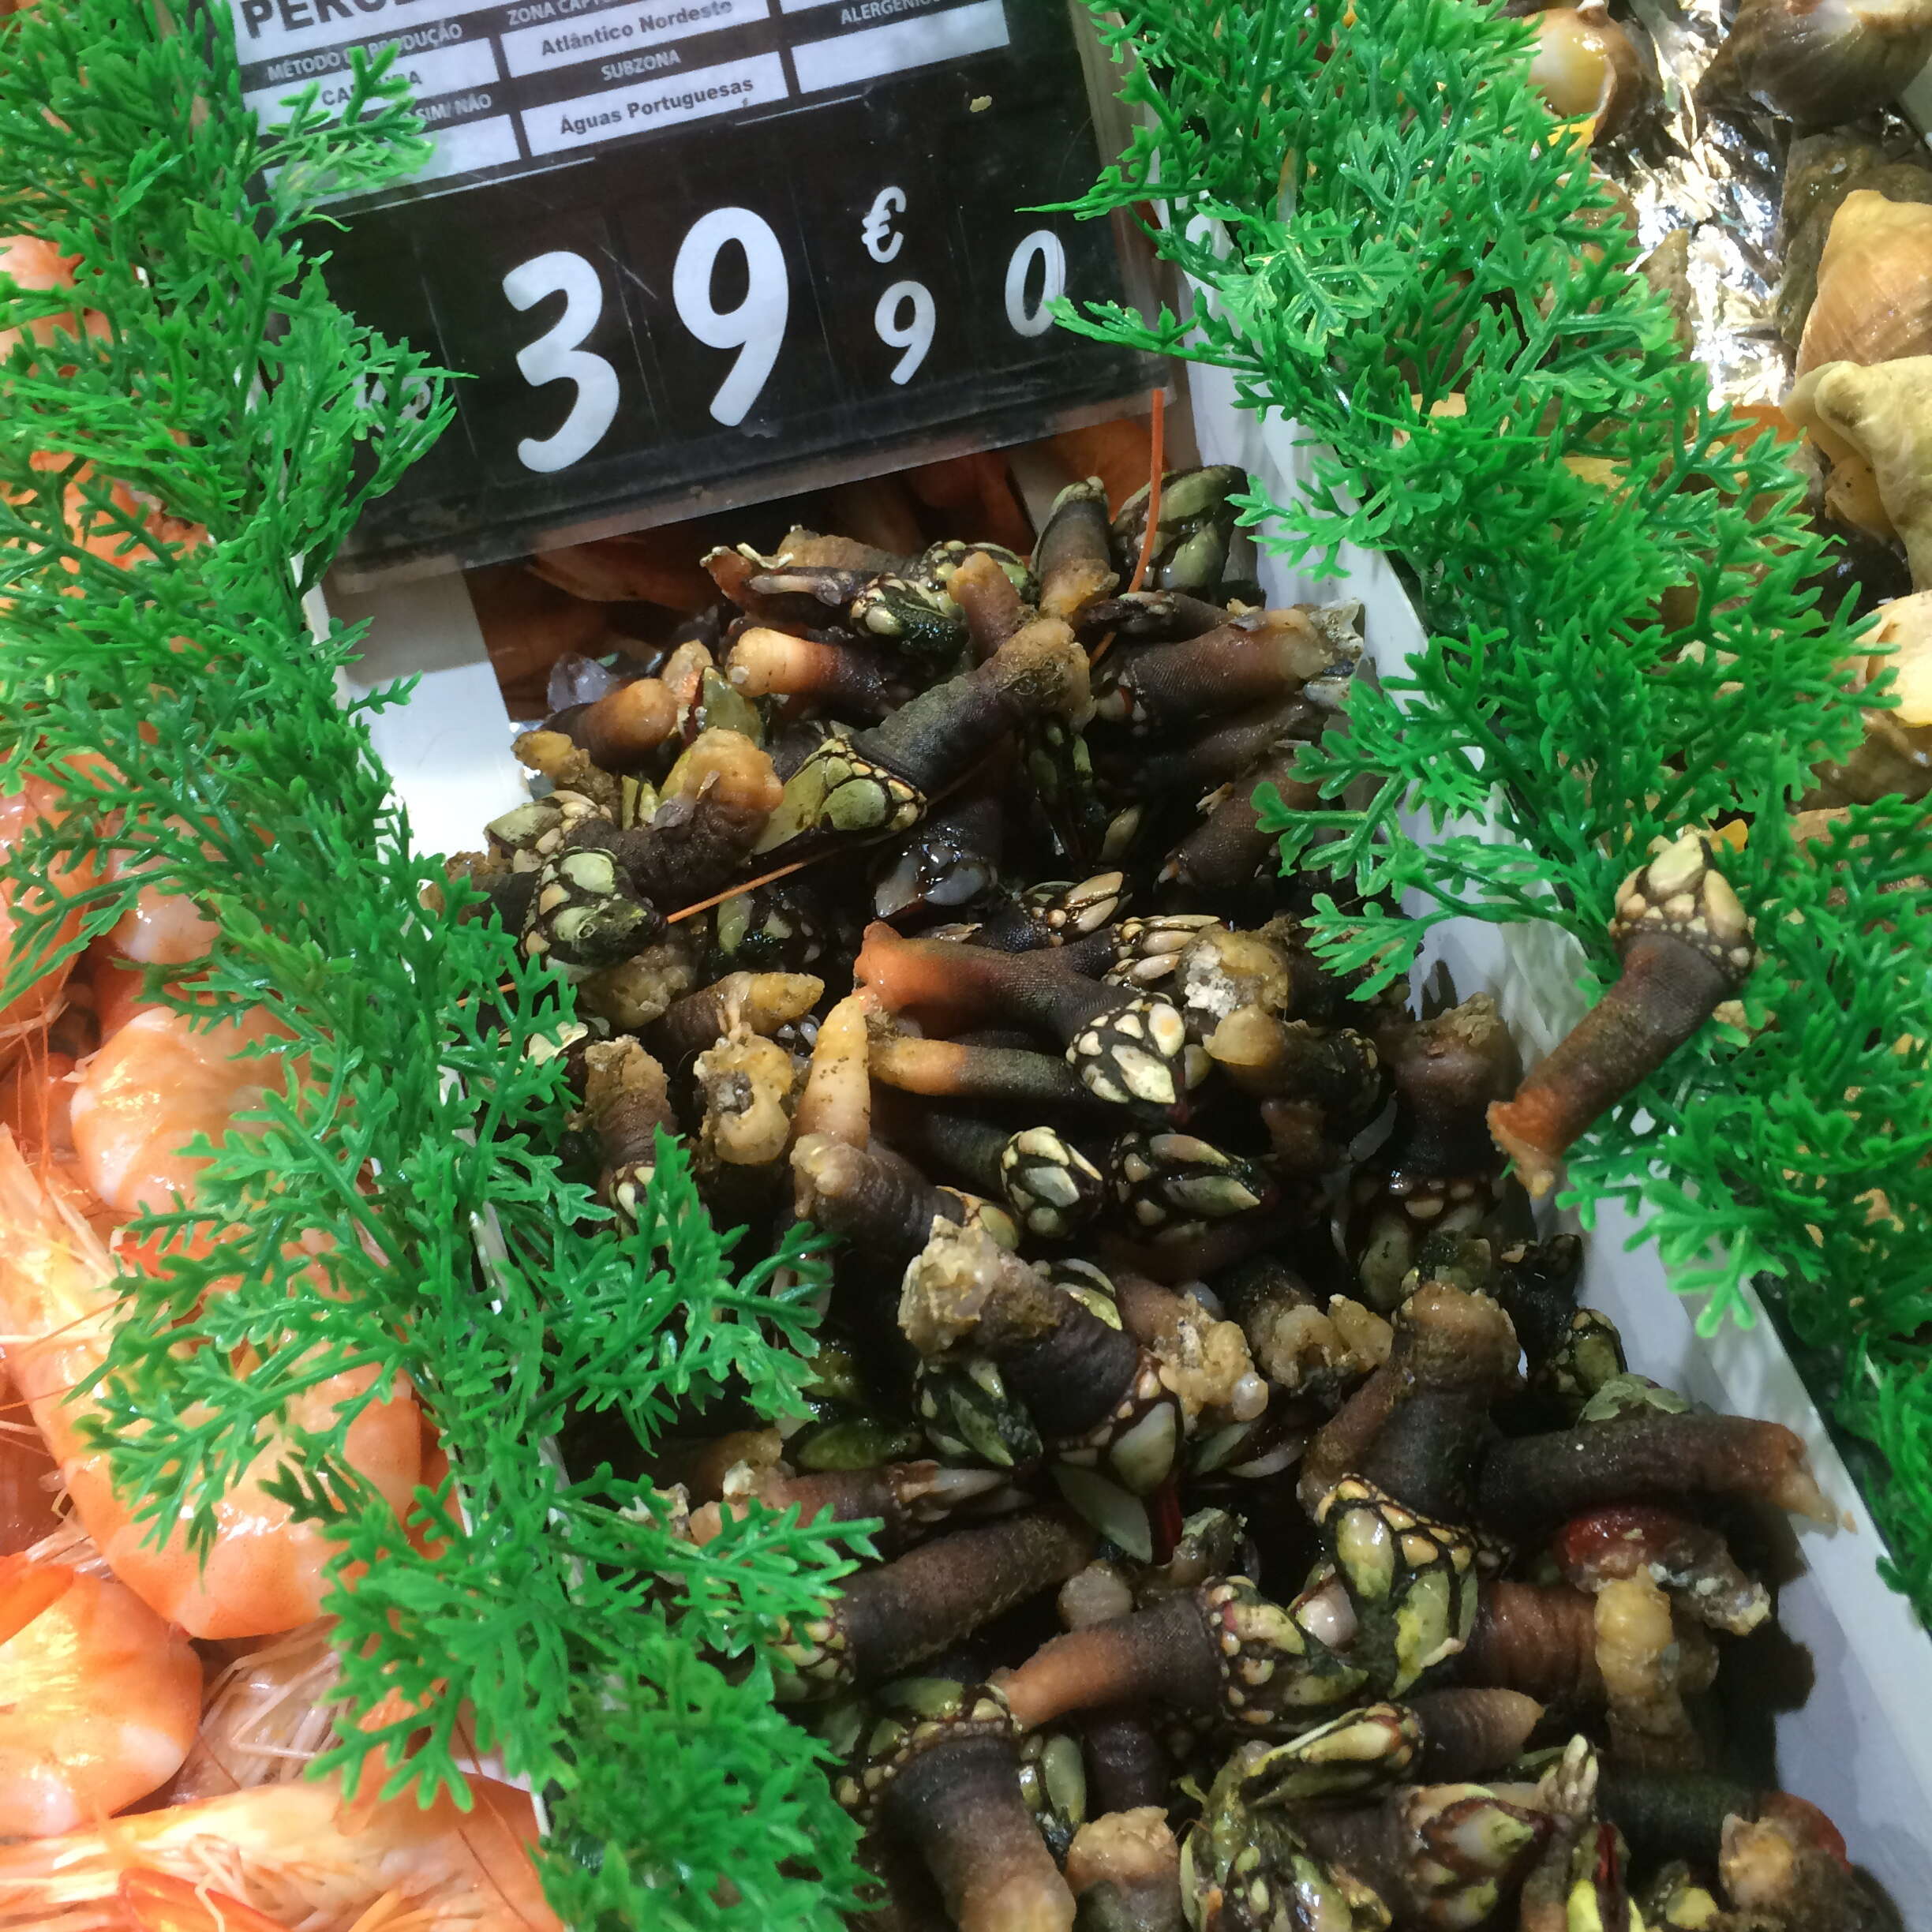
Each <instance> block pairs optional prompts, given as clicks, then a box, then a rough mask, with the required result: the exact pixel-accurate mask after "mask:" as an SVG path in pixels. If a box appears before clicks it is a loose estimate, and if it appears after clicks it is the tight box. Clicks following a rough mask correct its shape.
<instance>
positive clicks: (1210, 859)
mask: <svg viewBox="0 0 1932 1932" xmlns="http://www.w3.org/2000/svg"><path fill="white" fill-rule="evenodd" d="M1300 755H1301V753H1300V749H1299V747H1297V746H1294V745H1292V744H1291V745H1289V746H1287V747H1283V748H1282V749H1280V750H1278V751H1271V752H1270V753H1269V754H1267V756H1266V757H1264V758H1260V760H1258V761H1257V762H1256V763H1254V764H1253V765H1251V766H1249V767H1248V768H1247V769H1245V771H1242V772H1241V773H1237V775H1236V776H1235V777H1234V778H1232V779H1230V781H1228V782H1227V784H1226V786H1225V787H1222V788H1219V789H1218V790H1216V791H1215V792H1211V793H1210V794H1209V797H1208V799H1207V800H1204V801H1203V802H1204V805H1205V806H1206V808H1207V817H1206V818H1205V819H1204V821H1203V822H1201V823H1200V825H1198V826H1196V827H1195V829H1193V831H1192V832H1190V833H1188V835H1187V837H1185V838H1184V839H1182V840H1181V842H1180V844H1178V845H1177V846H1175V847H1174V850H1173V851H1172V852H1170V853H1169V854H1168V855H1167V856H1166V859H1165V861H1163V863H1162V866H1161V868H1160V871H1159V874H1158V877H1159V881H1160V882H1161V884H1163V886H1178V888H1180V889H1181V891H1182V892H1183V893H1189V894H1192V895H1193V897H1195V898H1196V899H1206V900H1209V901H1210V902H1211V903H1215V904H1225V903H1226V901H1227V900H1229V899H1230V898H1234V899H1237V900H1239V899H1243V898H1249V897H1253V896H1254V894H1255V892H1256V887H1257V886H1258V885H1264V884H1265V885H1266V886H1267V887H1268V888H1269V891H1270V893H1271V892H1272V887H1273V880H1274V877H1275V871H1276V867H1275V864H1274V859H1275V834H1274V833H1271V832H1269V831H1267V829H1265V828H1264V826H1263V824H1262V822H1261V821H1262V810H1261V807H1260V804H1259V803H1257V802H1256V792H1257V790H1258V788H1260V787H1261V786H1263V785H1267V786H1271V787H1272V788H1274V790H1275V792H1277V793H1279V796H1280V797H1281V799H1282V802H1283V803H1285V804H1286V806H1288V807H1290V809H1291V810H1294V811H1313V810H1315V809H1316V807H1319V806H1320V803H1321V796H1322V795H1321V789H1320V787H1319V786H1318V785H1315V784H1309V782H1307V781H1305V780H1303V779H1300V778H1297V777H1296V776H1295V766H1296V763H1297V760H1298V759H1299V758H1300Z"/></svg>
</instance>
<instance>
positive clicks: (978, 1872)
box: [834, 1677, 1073, 1932]
mask: <svg viewBox="0 0 1932 1932" xmlns="http://www.w3.org/2000/svg"><path fill="white" fill-rule="evenodd" d="M878 1702H879V1706H880V1709H879V1715H878V1719H877V1720H876V1721H875V1722H874V1724H873V1725H872V1726H871V1728H870V1729H869V1730H868V1731H867V1733H866V1734H865V1736H864V1739H863V1743H861V1745H860V1747H859V1750H858V1751H857V1752H856V1754H854V1757H853V1759H852V1764H851V1765H850V1768H849V1769H848V1771H847V1772H846V1773H845V1774H844V1776H843V1777H840V1778H839V1779H838V1780H837V1783H836V1784H835V1786H834V1790H835V1792H836V1794H837V1798H838V1800H839V1802H840V1803H841V1804H842V1805H844V1807H845V1808H846V1809H847V1810H848V1811H851V1812H852V1813H854V1814H856V1815H857V1816H858V1817H859V1818H861V1819H862V1820H863V1821H864V1822H866V1823H867V1825H871V1827H872V1828H873V1829H875V1830H878V1831H880V1832H883V1833H888V1834H889V1835H890V1836H892V1837H896V1838H898V1839H900V1840H904V1841H905V1842H908V1843H909V1844H912V1845H913V1846H914V1847H915V1848H917V1850H918V1852H919V1855H920V1857H921V1858H922V1859H923V1860H924V1862H925V1864H926V1866H927V1870H929V1871H930V1873H931V1874H932V1876H933V1878H934V1881H936V1883H937V1884H938V1888H939V1892H940V1895H941V1896H942V1899H943V1900H945V1908H946V1911H947V1912H948V1914H949V1915H950V1917H951V1919H952V1922H953V1924H954V1925H955V1926H957V1928H958V1932H1070V1928H1071V1927H1072V1926H1073V1894H1072V1893H1070V1892H1069V1890H1068V1889H1067V1887H1066V1883H1065V1881H1064V1880H1063V1879H1062V1878H1061V1876H1060V1873H1059V1870H1058V1867H1057V1866H1056V1865H1055V1864H1054V1858H1053V1854H1052V1853H1051V1852H1049V1851H1048V1849H1047V1846H1046V1844H1044V1842H1043V1840H1042V1839H1041V1837H1040V1834H1039V1832H1038V1831H1036V1830H1035V1829H1034V1825H1033V1820H1032V1814H1031V1813H1030V1812H1029V1810H1028V1808H1027V1803H1026V1799H1025V1798H1024V1796H1023V1795H1022V1793H1021V1787H1020V1759H1019V1752H1018V1748H1017V1740H1016V1738H1015V1735H1014V1731H1013V1720H1012V1719H1011V1717H1009V1715H1008V1713H1007V1712H1006V1709H1005V1705H1004V1704H1003V1702H1002V1700H1001V1698H1000V1695H999V1693H998V1690H994V1689H993V1688H992V1687H990V1686H988V1685H985V1684H964V1683H959V1682H957V1681H956V1680H954V1679H949V1678H934V1677H927V1678H913V1679H908V1680H907V1681H906V1682H904V1683H900V1684H897V1685H892V1686H889V1687H887V1689H886V1691H885V1692H883V1693H882V1695H881V1697H880V1698H879V1700H878Z"/></svg>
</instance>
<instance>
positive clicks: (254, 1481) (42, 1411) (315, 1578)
mask: <svg viewBox="0 0 1932 1932" xmlns="http://www.w3.org/2000/svg"><path fill="white" fill-rule="evenodd" d="M131 1024H137V1023H131ZM124 1319H125V1304H124V1303H123V1302H122V1299H121V1297H120V1296H119V1294H118V1292H117V1287H116V1275H115V1271H114V1264H113V1262H112V1260H111V1258H110V1256H109V1254H108V1252H107V1249H106V1248H105V1247H104V1246H103V1245H102V1242H101V1241H100V1238H99V1236H98V1235H97V1234H95V1232H94V1230H92V1228H91V1227H90V1226H88V1223H87V1222H86V1221H85V1220H84V1219H83V1218H82V1217H81V1216H80V1215H79V1214H78V1213H77V1212H76V1211H74V1209H73V1207H72V1206H71V1205H70V1204H67V1203H65V1202H63V1201H62V1200H58V1198H56V1196H54V1194H53V1193H51V1191H50V1190H49V1189H47V1187H46V1186H45V1185H43V1183H42V1182H41V1181H40V1180H39V1178H38V1177H37V1176H36V1174H34V1173H33V1172H32V1170H31V1169H30V1168H29V1167H28V1165H27V1163H25V1161H24V1160H23V1159H21V1153H20V1150H19V1148H17V1146H16V1145H15V1144H14V1143H13V1136H11V1135H10V1134H7V1133H5V1132H4V1131H0V1327H4V1330H5V1332H6V1335H7V1337H8V1338H9V1339H8V1340H7V1343H6V1359H7V1362H8V1365H9V1367H10V1368H12V1370H13V1376H14V1379H15V1380H16V1381H17V1383H18V1384H19V1387H20V1389H21V1393H22V1394H23V1395H24V1396H25V1397H26V1398H27V1400H28V1405H29V1406H30V1407H31V1408H32V1412H33V1417H34V1420H35V1421H36V1423H38V1424H39V1428H40V1431H41V1433H42V1435H43V1436H45V1438H46V1439H47V1446H48V1447H49V1448H50V1449H51V1450H52V1451H53V1452H54V1455H55V1456H56V1457H57V1458H58V1459H59V1462H60V1467H61V1473H62V1477H64V1478H65V1480H66V1485H67V1489H68V1492H69V1495H70V1496H72V1498H73V1506H74V1509H75V1511H76V1512H77V1514H78V1515H79V1517H80V1522H81V1524H82V1526H84V1528H85V1529H86V1530H87V1531H88V1534H89V1535H91V1536H92V1537H93V1539H94V1541H95V1543H96V1544H98V1545H99V1549H100V1552H101V1554H102V1556H104V1557H105V1558H106V1559H107V1563H108V1564H109V1566H110V1567H111V1568H112V1570H113V1571H114V1574H115V1575H116V1576H117V1577H118V1578H120V1579H121V1581H122V1582H124V1583H125V1584H126V1585H127V1586H128V1587H129V1589H132V1590H133V1592H134V1593H135V1594H136V1595H137V1596H138V1597H140V1599H141V1600H142V1601H143V1602H144V1603H146V1604H148V1605H149V1607H150V1608H152V1609H154V1610H155V1611H157V1612H159V1613H160V1614H161V1615H162V1616H165V1617H167V1618H169V1619H170V1620H172V1621H173V1622H174V1623H179V1624H181V1625H182V1627H184V1628H185V1629H186V1630H187V1631H188V1632H189V1634H190V1635H191V1636H195V1637H201V1638H215V1637H260V1636H268V1635H271V1634H275V1633H276V1632H278V1631H287V1630H293V1629H294V1628H295V1627H297V1626H298V1624H302V1623H309V1622H310V1621H311V1620H312V1619H314V1618H315V1617H316V1616H317V1615H319V1614H320V1609H321V1603H322V1596H323V1588H324V1582H323V1570H324V1565H325V1564H326V1563H327V1561H328V1556H329V1549H328V1543H327V1541H325V1539H324V1536H323V1533H322V1531H321V1529H320V1527H319V1526H317V1525H316V1524H314V1523H310V1522H302V1523H298V1522H294V1521H292V1520H291V1518H290V1513H289V1510H288V1507H287V1505H286V1504H285V1503H279V1502H277V1501H275V1500H274V1499H273V1498H272V1497H271V1496H268V1493H267V1492H266V1490H265V1489H264V1484H265V1483H266V1482H267V1481H268V1480H269V1479H270V1478H271V1477H273V1476H274V1474H275V1472H276V1471H277V1470H278V1469H279V1467H280V1466H281V1465H282V1463H283V1462H284V1460H285V1459H286V1455H287V1446H286V1436H285V1435H284V1434H283V1432H281V1430H279V1429H277V1430H275V1431H273V1432H268V1433H267V1436H266V1440H264V1443H263V1447H262V1448H261V1450H260V1453H259V1454H258V1455H256V1458H255V1459H254V1461H253V1462H252V1463H250V1464H249V1467H248V1469H247V1470H246V1471H245V1473H244V1474H243V1475H242V1477H241V1480H240V1481H238V1482H237V1483H236V1484H235V1485H234V1487H233V1488H231V1489H230V1490H229V1492H227V1495H226V1496H223V1498H222V1500H221V1501H220V1502H219V1503H217V1504H216V1506H215V1520H216V1529H215V1542H214V1546H213V1548H212V1550H211V1551H210V1552H209V1554H208V1561H207V1564H206V1566H205V1567H204V1566H203V1565H202V1563H200V1561H199V1560H198V1559H197V1557H196V1556H195V1555H194V1553H193V1551H192V1550H191V1549H190V1548H189V1545H188V1541H187V1538H186V1535H185V1520H184V1521H183V1522H178V1523H177V1524H176V1525H174V1526H173V1527H172V1528H171V1529H170V1531H169V1533H168V1534H167V1537H166V1538H165V1540H164V1541H161V1542H160V1543H158V1544H156V1543H153V1542H151V1541H148V1533H149V1530H150V1528H151V1526H150V1525H149V1524H147V1523H140V1524H137V1523H135V1522H133V1521H132V1520H130V1517H129V1510H128V1507H127V1505H126V1504H125V1503H124V1502H123V1501H122V1500H121V1498H120V1497H119V1496H118V1495H117V1494H116V1493H115V1491H114V1484H113V1482H112V1481H111V1480H110V1476H109V1473H108V1466H107V1454H106V1452H105V1451H103V1450H100V1449H97V1448H95V1447H93V1446H92V1444H91V1443H88V1442H87V1441H85V1440H84V1439H83V1437H82V1435H81V1424H82V1422H83V1421H84V1418H86V1417H89V1416H92V1415H95V1414H97V1413H99V1408H98V1405H97V1404H96V1403H95V1402H92V1401H90V1400H87V1399H85V1398H83V1399H80V1400H69V1391H73V1390H74V1389H76V1388H77V1387H88V1386H90V1385H91V1384H92V1382H93V1380H94V1379H95V1376H97V1375H98V1373H99V1369H100V1367H101V1365H102V1363H103V1361H104V1360H105V1358H106V1356H107V1348H108V1346H109V1343H110V1341H111V1339H112V1338H113V1335H114V1331H115V1330H116V1329H117V1327H118V1326H119V1324H120V1323H121V1322H122V1320H124ZM375 1373H376V1372H375V1371H374V1370H373V1369H360V1370H355V1371H353V1372H349V1373H346V1374H343V1375H339V1376H332V1377H331V1378H330V1379H329V1380H328V1381H327V1382H324V1383H319V1384H318V1385H317V1386H316V1387H314V1388H313V1389H311V1390H309V1391H306V1392H305V1394H303V1395H301V1397H299V1398H298V1399H297V1400H296V1401H295V1402H294V1403H293V1404H291V1406H290V1413H289V1416H288V1417H287V1421H286V1425H285V1426H286V1428H289V1429H293V1430H309V1431H321V1430H324V1429H326V1428H329V1427H330V1426H331V1425H332V1424H333V1422H334V1421H335V1415H336V1413H337V1412H338V1410H339V1408H340V1406H342V1405H343V1403H344V1402H349V1401H351V1400H354V1398H357V1397H358V1396H360V1395H361V1394H363V1393H364V1392H365V1391H366V1390H367V1389H369V1387H370V1386H371V1384H372V1383H373V1380H374V1376H375ZM347 1448H348V1460H349V1462H350V1463H351V1464H352V1465H353V1466H354V1468H355V1469H356V1470H358V1472H359V1473H361V1476H362V1477H364V1478H365V1480H367V1481H369V1483H370V1484H372V1485H373V1486H374V1487H375V1488H376V1489H377V1490H378V1491H380V1493H381V1494H382V1495H383V1496H384V1497H385V1498H386V1499H387V1500H388V1502H389V1503H390V1505H391V1507H393V1508H395V1510H396V1511H398V1512H399V1513H401V1512H402V1511H405V1510H406V1509H407V1507H409V1503H410V1498H411V1496H413V1494H414V1490H415V1488H416V1484H417V1478H418V1476H419V1475H420V1473H421V1467H422V1445H421V1433H420V1425H419V1421H418V1415H417V1406H416V1402H415V1399H414V1396H413V1395H412V1394H411V1393H410V1390H409V1388H408V1387H407V1385H406V1383H404V1382H403V1381H402V1380H401V1378H400V1377H399V1378H398V1379H397V1380H396V1383H395V1387H394V1388H393V1389H392V1390H391V1392H390V1393H389V1394H388V1395H387V1396H385V1397H384V1398H382V1399H381V1400H380V1401H377V1402H372V1403H371V1404H370V1405H369V1406H368V1407H367V1408H365V1410H363V1411H362V1413H361V1414H360V1415H359V1416H358V1417H357V1418H356V1420H355V1421H354V1423H353V1424H352V1425H350V1429H349V1432H348V1443H347Z"/></svg>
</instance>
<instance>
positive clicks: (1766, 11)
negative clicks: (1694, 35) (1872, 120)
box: [1701, 0, 1932, 127]
mask: <svg viewBox="0 0 1932 1932" xmlns="http://www.w3.org/2000/svg"><path fill="white" fill-rule="evenodd" d="M1928 58H1932V0H1743V5H1742V6H1739V9H1738V14H1737V20H1736V22H1735V24H1734V25H1733V26H1732V29H1731V32H1730V34H1729V36H1728V38H1727V39H1726V40H1725V41H1724V45H1723V46H1722V47H1720V48H1719V49H1718V50H1717V58H1716V59H1715V60H1714V61H1713V62H1711V64H1710V67H1709V70H1708V71H1707V72H1706V73H1705V77H1704V80H1703V84H1702V89H1701V91H1702V92H1704V93H1705V94H1706V95H1708V96H1709V98H1711V99H1715V100H1724V99H1731V100H1736V99H1746V100H1754V101H1756V102H1758V103H1760V105H1762V106H1763V107H1769V109H1770V110H1771V111H1772V112H1773V114H1782V115H1784V118H1786V119H1787V120H1789V121H1795V122H1799V124H1800V125H1803V126H1806V127H1824V126H1827V125H1830V124H1831V123H1833V122H1839V121H1854V120H1856V119H1857V118H1859V116H1860V115H1862V114H1869V113H1870V111H1871V110H1872V109H1873V108H1874V107H1882V106H1884V105H1885V103H1887V102H1888V101H1891V100H1893V99H1896V97H1897V95H1899V93H1900V91H1901V90H1902V89H1903V88H1904V87H1905V86H1906V85H1907V84H1908V83H1909V82H1910V81H1911V79H1912V77H1914V76H1915V74H1916V73H1918V72H1919V69H1920V68H1921V67H1923V66H1924V65H1925V64H1926V61H1927V59H1928Z"/></svg>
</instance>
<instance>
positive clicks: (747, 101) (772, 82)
mask: <svg viewBox="0 0 1932 1932" xmlns="http://www.w3.org/2000/svg"><path fill="white" fill-rule="evenodd" d="M630 58H632V59H635V58H641V57H639V56H635V55H633V56H631V57H630ZM625 65H626V62H625V61H623V60H615V61H608V62H605V65H604V67H603V69H602V70H601V71H602V72H603V73H604V74H605V76H607V77H609V78H612V79H619V78H621V77H622V76H623V69H624V67H625ZM785 91H786V90H785V77H784V62H782V61H781V60H780V59H779V58H778V56H777V54H759V55H758V57H757V58H755V59H753V60H746V61H733V62H730V63H728V65H725V66H719V67H700V68H698V69H695V70H694V71H693V72H692V73H679V74H671V75H668V76H667V77H665V79H663V80H646V81H644V82H642V83H641V84H639V85H638V86H635V87H617V88H610V89H608V90H607V91H606V92H603V93H600V94H580V95H577V96H576V97H575V99H571V100H564V101H552V102H550V103H548V104H547V105H546V106H544V107H530V108H526V110H524V114H523V138H524V139H525V140H526V141H528V142H529V143H530V152H531V153H532V154H534V155H549V154H560V153H563V152H565V151H566V150H567V149H569V148H587V147H590V146H591V145H593V144H594V143H597V142H599V141H608V140H619V139H620V138H621V137H623V136H624V135H627V134H641V133H644V132H645V131H646V129H650V128H654V127H665V126H668V125H671V124H672V123H673V122H680V121H701V120H703V119H704V118H706V116H707V115H710V114H736V113H737V112H738V111H739V110H741V109H743V108H746V107H762V106H763V105H764V104H765V103H766V102H767V101H776V100H783V99H784V97H785Z"/></svg>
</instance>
